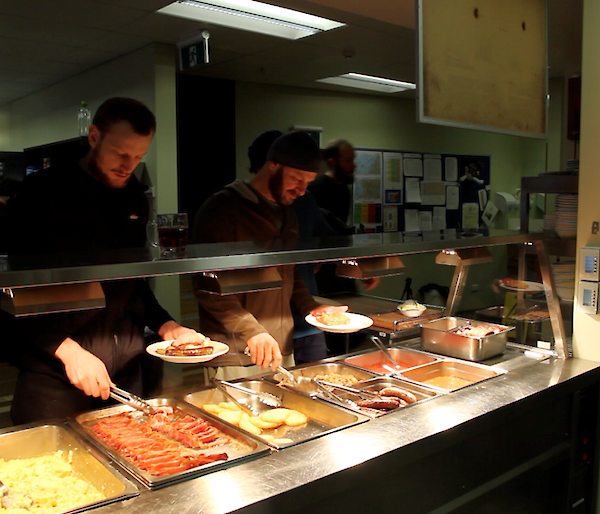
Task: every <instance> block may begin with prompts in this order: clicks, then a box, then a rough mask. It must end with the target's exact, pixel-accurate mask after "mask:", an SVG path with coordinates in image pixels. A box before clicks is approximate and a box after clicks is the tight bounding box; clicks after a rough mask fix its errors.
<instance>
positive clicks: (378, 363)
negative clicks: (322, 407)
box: [344, 348, 439, 375]
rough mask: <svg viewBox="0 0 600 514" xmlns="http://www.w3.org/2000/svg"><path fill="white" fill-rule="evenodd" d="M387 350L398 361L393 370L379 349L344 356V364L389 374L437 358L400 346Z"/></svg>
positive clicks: (433, 360) (427, 362)
mask: <svg viewBox="0 0 600 514" xmlns="http://www.w3.org/2000/svg"><path fill="white" fill-rule="evenodd" d="M388 352H389V353H390V355H391V356H392V358H393V359H394V360H395V361H396V362H397V363H398V367H397V368H396V369H395V370H394V369H393V368H391V366H392V363H391V362H390V361H389V360H388V359H387V358H386V357H385V355H384V354H383V352H382V351H381V350H375V351H371V352H369V353H362V354H360V355H353V356H350V357H346V359H344V362H345V363H346V364H350V365H351V366H356V367H359V368H362V369H366V370H369V371H373V372H375V373H383V374H387V375H389V374H390V373H392V372H393V373H394V374H396V373H398V372H400V371H402V370H403V369H409V368H414V367H416V366H422V365H423V364H429V363H431V362H435V361H436V360H439V359H437V358H436V357H432V356H431V355H426V354H424V353H418V352H413V351H410V350H403V349H401V348H388ZM384 365H385V366H388V367H389V368H390V369H386V368H385V367H384Z"/></svg>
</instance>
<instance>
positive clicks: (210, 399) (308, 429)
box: [184, 380, 369, 449]
mask: <svg viewBox="0 0 600 514" xmlns="http://www.w3.org/2000/svg"><path fill="white" fill-rule="evenodd" d="M233 382H234V383H236V384H240V385H243V386H245V387H248V388H250V389H253V390H255V391H264V392H266V393H271V394H273V395H275V396H277V397H278V398H279V399H280V400H281V406H282V407H284V408H286V409H293V410H297V411H300V412H302V413H303V414H305V415H306V416H307V417H308V423H307V424H306V425H303V426H300V427H287V426H282V427H278V428H275V429H271V430H264V431H263V434H264V435H271V436H273V437H274V438H275V439H281V438H285V439H291V440H292V442H291V443H284V444H279V443H276V442H273V441H268V440H266V439H263V438H262V437H261V436H262V435H263V434H261V435H256V436H253V437H256V438H258V439H260V440H262V441H264V442H265V443H266V444H268V445H270V446H272V447H273V448H277V449H280V448H283V447H289V446H293V445H296V444H299V443H302V442H304V441H308V440H310V439H316V438H317V437H321V436H323V435H326V434H330V433H331V432H335V431H337V430H341V429H343V428H347V427H350V426H353V425H357V424H359V423H363V422H365V421H368V419H369V418H368V417H367V416H364V415H362V414H359V413H355V412H350V411H347V410H345V409H343V408H341V407H339V406H334V405H332V404H329V403H326V402H322V401H320V400H318V399H314V398H311V397H310V396H306V395H303V394H299V393H297V392H294V391H291V390H289V389H286V388H282V387H278V386H276V385H274V384H272V383H270V382H267V381H266V380H236V381H233ZM230 392H231V394H232V395H233V396H234V397H235V398H236V399H237V400H238V401H239V402H240V403H242V404H244V405H247V406H248V407H250V408H251V409H252V410H254V411H255V412H257V413H262V412H265V411H267V410H270V409H271V408H272V407H269V406H267V405H265V404H264V403H262V402H260V401H259V400H258V399H256V398H255V397H252V396H249V395H246V394H245V393H243V392H240V391H236V390H233V389H232V388H230ZM184 400H185V401H186V402H188V403H190V404H192V405H194V406H196V407H198V408H199V409H202V408H203V406H204V405H206V404H218V403H219V402H227V401H231V400H230V399H229V398H228V397H227V396H226V395H225V394H224V393H222V392H221V391H219V390H218V389H205V390H202V391H197V392H195V393H190V394H188V395H186V396H185V397H184ZM240 430H241V429H240ZM249 435H252V434H249Z"/></svg>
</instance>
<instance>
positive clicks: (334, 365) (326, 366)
mask: <svg viewBox="0 0 600 514" xmlns="http://www.w3.org/2000/svg"><path fill="white" fill-rule="evenodd" d="M289 371H290V373H291V374H292V375H294V376H295V377H297V378H300V377H308V378H315V377H316V376H318V375H328V374H331V373H335V374H338V375H343V376H345V377H349V378H353V379H356V381H357V382H360V381H363V380H369V379H370V378H374V377H377V376H379V374H378V373H375V372H372V371H367V370H365V369H360V368H357V367H355V366H349V365H347V364H344V363H343V362H323V363H318V364H308V365H307V366H303V367H296V368H293V369H290V370H289ZM275 377H277V378H279V376H278V375H277V374H275V375H271V376H268V377H267V378H268V379H270V380H274V381H276V379H275ZM286 387H289V388H290V389H293V390H295V391H297V392H300V393H302V394H308V395H310V396H318V395H319V393H320V391H319V389H318V388H317V387H316V386H315V385H312V384H310V383H309V384H302V385H301V386H294V385H292V384H288V383H286Z"/></svg>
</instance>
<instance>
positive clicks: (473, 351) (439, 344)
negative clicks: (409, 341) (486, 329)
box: [421, 316, 515, 361]
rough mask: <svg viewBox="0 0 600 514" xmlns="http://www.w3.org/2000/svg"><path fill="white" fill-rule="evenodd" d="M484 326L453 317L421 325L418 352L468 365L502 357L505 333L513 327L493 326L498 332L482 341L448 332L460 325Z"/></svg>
mask: <svg viewBox="0 0 600 514" xmlns="http://www.w3.org/2000/svg"><path fill="white" fill-rule="evenodd" d="M486 324H489V323H484V322H482V321H474V320H470V319H466V318H457V317H453V316H451V317H445V318H440V319H436V320H434V321H430V322H427V323H423V324H422V325H421V348H422V349H423V350H426V351H429V352H433V353H438V354H441V355H446V356H448V357H456V358H457V359H465V360H468V361H482V360H485V359H489V358H490V357H494V356H496V355H500V354H501V353H504V351H505V350H506V343H507V340H508V333H509V332H510V331H511V330H514V328H515V327H507V326H504V325H499V324H497V323H494V325H495V326H497V327H499V328H501V329H502V331H501V332H500V333H498V334H492V335H489V336H483V337H469V336H464V335H460V334H455V333H452V332H450V331H451V330H453V329H455V328H457V327H460V326H462V325H471V326H474V327H477V326H480V325H486Z"/></svg>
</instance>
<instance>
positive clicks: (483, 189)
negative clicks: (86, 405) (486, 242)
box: [352, 148, 491, 233]
mask: <svg viewBox="0 0 600 514" xmlns="http://www.w3.org/2000/svg"><path fill="white" fill-rule="evenodd" d="M355 151H356V157H355V163H356V169H355V171H354V184H353V198H354V202H353V211H352V212H353V219H352V222H353V225H354V227H355V228H356V229H357V231H358V232H367V233H368V232H428V231H438V232H439V231H440V230H448V229H451V230H456V229H465V228H467V229H470V228H478V227H479V226H480V225H481V224H482V222H485V219H483V218H482V216H483V214H484V210H485V208H486V206H487V204H488V191H489V184H490V171H491V170H490V157H489V156H484V155H461V154H437V153H436V154H434V153H420V152H410V151H403V150H381V149H372V148H356V149H355Z"/></svg>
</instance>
